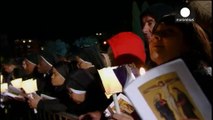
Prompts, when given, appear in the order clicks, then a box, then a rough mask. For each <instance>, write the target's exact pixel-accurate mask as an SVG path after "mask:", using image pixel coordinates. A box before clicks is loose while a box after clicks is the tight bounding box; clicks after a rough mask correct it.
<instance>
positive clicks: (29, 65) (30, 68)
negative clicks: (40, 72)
mask: <svg viewBox="0 0 213 120" xmlns="http://www.w3.org/2000/svg"><path fill="white" fill-rule="evenodd" d="M22 67H23V68H24V71H25V72H26V73H27V74H31V73H32V72H33V70H34V68H35V67H36V64H33V63H31V62H30V61H29V60H27V59H25V60H24V61H23V62H22Z"/></svg>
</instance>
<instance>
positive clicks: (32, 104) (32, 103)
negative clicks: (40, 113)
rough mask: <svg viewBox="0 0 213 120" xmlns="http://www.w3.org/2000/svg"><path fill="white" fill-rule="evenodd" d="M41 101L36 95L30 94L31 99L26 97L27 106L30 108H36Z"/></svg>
mask: <svg viewBox="0 0 213 120" xmlns="http://www.w3.org/2000/svg"><path fill="white" fill-rule="evenodd" d="M41 99H42V98H41V97H40V96H39V95H37V94H36V93H32V97H28V104H29V106H30V108H37V105H38V102H39V101H40V100H41Z"/></svg>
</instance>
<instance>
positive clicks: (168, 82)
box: [124, 59, 212, 120]
mask: <svg viewBox="0 0 213 120" xmlns="http://www.w3.org/2000/svg"><path fill="white" fill-rule="evenodd" d="M124 93H125V95H126V96H127V97H128V98H129V100H130V101H131V103H132V104H133V106H134V108H135V109H136V111H137V113H138V115H139V116H140V118H141V119H143V120H165V119H166V120H183V119H196V120H198V119H199V120H211V119H212V107H211V104H210V102H209V101H208V99H207V98H206V96H205V95H204V93H203V92H202V90H201V88H200V87H199V85H198V84H197V82H196V81H195V79H194V78H193V76H192V74H191V73H190V71H189V70H188V68H187V66H186V64H185V63H184V62H183V60H181V59H178V60H174V61H171V62H169V63H166V64H163V65H161V66H158V67H156V68H153V69H151V70H149V71H147V72H146V73H145V74H144V75H141V76H139V77H138V78H136V79H135V80H134V81H133V82H131V83H130V84H129V85H128V86H126V87H125V88H124Z"/></svg>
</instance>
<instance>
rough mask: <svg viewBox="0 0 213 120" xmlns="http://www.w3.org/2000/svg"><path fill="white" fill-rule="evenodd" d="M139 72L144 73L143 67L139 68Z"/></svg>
mask: <svg viewBox="0 0 213 120" xmlns="http://www.w3.org/2000/svg"><path fill="white" fill-rule="evenodd" d="M139 72H140V75H143V74H145V73H146V70H145V69H144V68H143V67H141V68H140V70H139Z"/></svg>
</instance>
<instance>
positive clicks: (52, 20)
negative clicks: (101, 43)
mask: <svg viewBox="0 0 213 120" xmlns="http://www.w3.org/2000/svg"><path fill="white" fill-rule="evenodd" d="M121 1H122V0H114V2H113V1H110V0H103V1H99V2H98V1H94V2H91V1H90V2H84V1H79V2H72V1H69V3H68V2H66V3H62V2H59V3H57V2H54V3H41V2H40V3H29V4H26V5H24V4H22V5H20V4H18V5H15V4H14V5H11V6H9V7H5V8H4V9H3V12H2V15H1V16H2V17H1V22H0V25H1V32H2V33H4V34H8V35H9V36H10V38H12V37H13V38H16V37H19V38H21V37H25V38H38V39H53V38H57V37H62V38H66V39H71V38H73V37H75V36H81V35H88V34H92V33H95V32H108V31H110V32H113V31H119V30H126V29H129V27H130V24H131V7H132V0H123V1H122V2H121Z"/></svg>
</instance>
